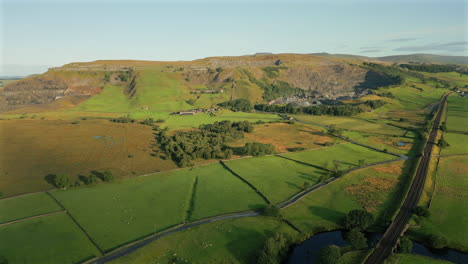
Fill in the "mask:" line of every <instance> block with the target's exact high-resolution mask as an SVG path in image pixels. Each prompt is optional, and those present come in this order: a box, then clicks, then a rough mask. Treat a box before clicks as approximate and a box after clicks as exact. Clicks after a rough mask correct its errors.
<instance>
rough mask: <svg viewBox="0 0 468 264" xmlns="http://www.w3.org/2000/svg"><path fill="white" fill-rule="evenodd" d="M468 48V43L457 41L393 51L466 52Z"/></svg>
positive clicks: (407, 47) (401, 48) (400, 48)
mask: <svg viewBox="0 0 468 264" xmlns="http://www.w3.org/2000/svg"><path fill="white" fill-rule="evenodd" d="M467 48H468V41H455V42H447V43H431V44H426V45H419V46H406V47H399V48H395V49H393V50H394V51H430V50H437V51H465V50H467Z"/></svg>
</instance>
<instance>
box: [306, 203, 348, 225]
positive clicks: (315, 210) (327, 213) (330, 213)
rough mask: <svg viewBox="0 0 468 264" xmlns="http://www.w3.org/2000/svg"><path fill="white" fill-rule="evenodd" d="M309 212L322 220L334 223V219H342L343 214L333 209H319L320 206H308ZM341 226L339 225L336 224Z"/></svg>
mask: <svg viewBox="0 0 468 264" xmlns="http://www.w3.org/2000/svg"><path fill="white" fill-rule="evenodd" d="M309 210H310V212H311V213H312V214H313V215H316V216H318V217H321V218H322V219H323V220H326V221H330V222H334V223H336V219H344V217H345V214H344V213H342V212H339V211H336V210H334V209H330V208H326V207H320V206H309ZM337 224H341V223H337Z"/></svg>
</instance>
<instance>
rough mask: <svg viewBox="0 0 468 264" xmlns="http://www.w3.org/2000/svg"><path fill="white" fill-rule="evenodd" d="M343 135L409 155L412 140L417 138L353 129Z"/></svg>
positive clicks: (369, 144) (375, 146) (362, 142)
mask: <svg viewBox="0 0 468 264" xmlns="http://www.w3.org/2000/svg"><path fill="white" fill-rule="evenodd" d="M343 136H345V137H348V138H349V139H351V140H353V141H356V142H359V143H361V144H365V145H368V146H371V147H374V148H378V149H382V150H383V149H387V150H388V151H389V152H392V153H396V154H402V155H410V154H412V153H410V151H411V149H412V147H413V145H414V142H415V141H416V140H417V138H414V137H411V138H410V137H394V136H385V135H372V134H365V133H358V132H353V131H345V132H343ZM400 142H401V143H405V144H406V145H404V146H399V145H398V143H400Z"/></svg>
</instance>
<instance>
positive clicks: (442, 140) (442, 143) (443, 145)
mask: <svg viewBox="0 0 468 264" xmlns="http://www.w3.org/2000/svg"><path fill="white" fill-rule="evenodd" d="M437 146H439V147H440V148H446V147H448V146H450V144H449V143H448V142H447V141H446V140H445V138H439V140H437Z"/></svg>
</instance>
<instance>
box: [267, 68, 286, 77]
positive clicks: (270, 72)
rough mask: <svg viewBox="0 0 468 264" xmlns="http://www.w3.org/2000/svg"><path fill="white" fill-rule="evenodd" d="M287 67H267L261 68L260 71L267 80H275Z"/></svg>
mask: <svg viewBox="0 0 468 264" xmlns="http://www.w3.org/2000/svg"><path fill="white" fill-rule="evenodd" d="M287 68H288V67H273V66H268V67H265V68H263V69H262V70H263V71H264V72H265V74H266V76H267V77H268V78H271V79H273V78H277V77H279V71H280V70H282V69H287Z"/></svg>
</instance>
